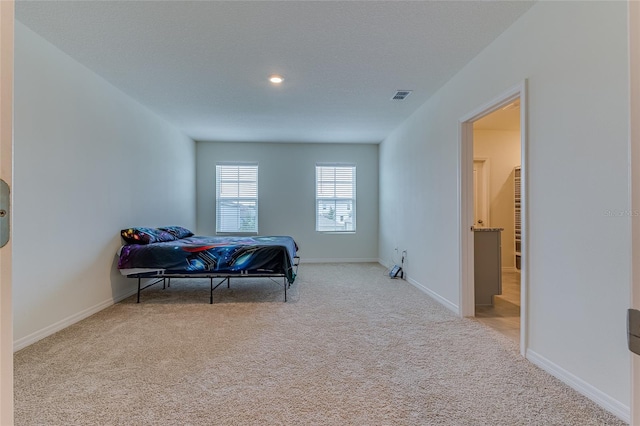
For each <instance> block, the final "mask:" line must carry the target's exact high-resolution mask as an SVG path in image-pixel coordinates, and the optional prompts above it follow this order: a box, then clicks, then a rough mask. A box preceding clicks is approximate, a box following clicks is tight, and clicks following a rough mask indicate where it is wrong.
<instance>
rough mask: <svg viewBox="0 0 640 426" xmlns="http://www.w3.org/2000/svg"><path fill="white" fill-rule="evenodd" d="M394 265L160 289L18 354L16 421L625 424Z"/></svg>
mask: <svg viewBox="0 0 640 426" xmlns="http://www.w3.org/2000/svg"><path fill="white" fill-rule="evenodd" d="M384 272H385V271H384V269H383V268H382V267H380V266H379V265H375V264H338V265H311V264H303V265H301V267H300V271H299V277H298V279H297V281H296V283H295V284H294V285H293V287H292V288H291V291H290V293H289V296H290V299H289V302H288V303H283V302H282V284H281V283H280V282H278V283H273V282H271V281H269V280H266V281H265V280H264V279H263V280H249V279H246V280H237V281H236V282H232V288H231V289H230V290H227V289H226V288H219V289H218V290H216V291H215V292H214V299H215V304H214V305H209V295H208V282H206V281H200V282H187V281H181V282H174V283H173V284H172V288H171V289H167V290H162V286H160V287H159V288H158V289H156V288H153V289H148V290H146V291H145V292H143V293H142V303H141V304H136V303H135V298H130V299H128V300H126V301H124V302H122V303H119V304H117V305H115V306H112V307H110V308H108V309H105V310H104V311H102V312H100V313H98V314H96V315H94V316H92V317H90V318H88V319H86V320H84V321H82V322H80V323H78V324H76V325H74V326H71V327H69V328H67V329H65V330H63V331H61V332H59V333H57V334H55V335H53V336H50V337H48V338H46V339H44V340H42V341H40V342H38V343H35V344H33V345H31V346H30V347H28V348H25V349H23V350H21V351H20V352H18V353H17V354H16V356H15V410H16V413H15V418H16V424H17V425H279V424H282V425H525V424H533V425H580V426H584V425H619V424H624V423H623V422H621V421H620V420H618V419H616V418H615V417H614V416H612V415H610V414H608V413H607V412H605V411H603V410H602V409H600V408H598V407H597V406H596V405H595V404H594V403H592V402H590V401H589V400H588V399H586V398H584V397H582V396H580V395H579V394H577V393H576V392H575V391H573V390H571V389H570V388H568V387H567V386H565V385H563V384H562V383H560V382H559V381H558V380H556V379H554V378H552V377H551V376H549V375H548V374H546V373H544V372H543V371H541V370H540V369H538V368H537V367H535V366H533V365H532V364H530V363H529V362H528V361H526V360H524V359H523V358H521V357H520V355H519V353H518V349H517V347H516V346H514V344H513V343H512V342H510V341H509V340H508V339H507V338H506V337H503V336H502V335H500V334H499V333H497V332H494V331H492V330H490V329H488V328H486V326H484V325H482V324H480V323H479V322H477V321H475V320H472V319H460V318H457V317H455V316H454V315H453V314H452V313H450V312H449V311H448V310H446V309H445V308H443V307H442V306H440V305H439V304H437V303H436V302H434V301H432V300H431V299H429V298H428V297H427V296H426V295H425V294H424V293H421V292H420V291H418V290H417V289H415V288H414V287H412V286H411V285H410V284H408V283H406V282H404V281H400V280H391V279H389V278H388V277H386V276H385V275H384ZM132 285H134V281H133V280H132Z"/></svg>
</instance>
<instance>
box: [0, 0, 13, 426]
mask: <svg viewBox="0 0 640 426" xmlns="http://www.w3.org/2000/svg"><path fill="white" fill-rule="evenodd" d="M14 14H15V5H14V2H13V0H0V178H2V180H4V181H5V182H7V184H9V187H10V188H11V186H12V183H13V182H12V176H13V170H12V168H13V46H14V45H13V35H14V32H13V31H14ZM9 218H11V211H10V212H9ZM9 220H11V219H9ZM11 252H12V249H11V240H9V243H8V244H7V245H5V246H4V247H2V248H0V424H2V425H12V424H13V313H12V297H11V277H12V273H11Z"/></svg>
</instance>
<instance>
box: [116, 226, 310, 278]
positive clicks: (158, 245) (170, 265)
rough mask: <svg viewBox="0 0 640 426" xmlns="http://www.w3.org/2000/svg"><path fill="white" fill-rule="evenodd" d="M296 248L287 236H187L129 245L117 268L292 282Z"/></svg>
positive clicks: (123, 251) (123, 252) (123, 270)
mask: <svg viewBox="0 0 640 426" xmlns="http://www.w3.org/2000/svg"><path fill="white" fill-rule="evenodd" d="M297 249H298V247H297V245H296V243H295V241H294V240H293V238H291V237H287V236H277V237H271V236H257V237H237V236H233V237H231V236H225V237H207V236H189V237H186V238H176V239H175V240H171V241H156V242H152V243H147V244H145V243H143V244H128V245H125V246H123V247H122V249H121V250H120V257H119V260H118V269H120V270H121V271H122V272H123V273H125V274H126V271H138V272H141V271H145V270H149V271H151V270H156V271H162V272H163V274H167V275H169V274H215V275H224V274H229V275H241V274H248V275H252V274H255V275H260V274H267V275H268V274H278V275H280V274H282V275H283V276H285V277H286V278H287V280H288V281H289V283H290V284H291V283H293V281H294V280H295V272H294V258H295V256H296V252H297Z"/></svg>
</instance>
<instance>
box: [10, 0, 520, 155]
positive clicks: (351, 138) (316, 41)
mask: <svg viewBox="0 0 640 426" xmlns="http://www.w3.org/2000/svg"><path fill="white" fill-rule="evenodd" d="M531 5H532V2H529V1H406V2H405V1H275V2H273V1H195V2H192V1H93V0H86V1H50V0H49V1H18V2H17V5H16V18H17V19H18V20H19V21H20V22H22V23H23V24H25V25H26V26H28V27H29V28H31V29H32V30H33V31H35V32H36V33H38V34H40V35H41V36H43V37H44V38H45V39H47V40H49V41H50V42H51V43H53V44H54V45H56V46H57V47H59V48H60V49H61V50H63V51H64V52H66V53H67V54H69V55H70V56H72V57H73V58H75V59H76V60H77V61H79V62H80V63H82V64H84V65H85V66H87V67H88V68H90V69H92V70H93V71H94V72H96V73H97V74H99V75H101V76H102V77H103V78H105V79H106V80H108V81H109V82H111V83H112V84H113V85H114V86H116V87H118V88H120V89H121V90H122V91H124V92H125V93H127V94H128V95H129V96H131V97H133V98H135V99H137V100H138V101H139V102H140V103H142V104H144V105H146V106H147V107H148V108H150V109H151V110H153V111H155V112H156V113H157V114H159V115H160V116H162V117H164V118H165V119H166V120H167V121H169V122H171V123H173V124H174V125H175V126H177V127H178V128H180V129H182V131H183V132H184V133H185V134H186V135H188V136H190V137H191V138H193V139H194V140H216V141H273V142H369V143H378V142H380V141H382V140H383V139H384V138H385V137H386V136H387V135H388V134H389V133H390V132H391V131H392V130H393V129H395V128H396V127H397V126H398V125H399V124H400V123H401V122H402V121H403V120H405V119H406V118H407V117H408V116H409V115H411V113H413V112H414V111H415V110H416V109H417V108H418V107H419V106H420V105H422V104H423V103H424V102H425V101H426V100H427V99H428V98H429V97H430V96H431V95H432V94H433V93H434V92H435V91H436V90H437V89H438V88H439V87H440V86H442V85H443V84H444V83H445V82H447V81H448V80H449V79H450V78H451V77H452V76H453V75H454V74H455V73H456V72H457V71H458V70H460V69H461V68H462V67H463V66H464V65H465V64H466V63H468V62H469V61H470V60H471V59H473V58H474V57H475V56H476V55H477V54H478V53H479V52H480V51H481V50H482V49H483V48H484V47H485V46H487V45H488V44H490V43H491V42H492V41H493V40H494V39H495V38H496V37H497V36H498V35H500V34H501V33H502V32H503V31H504V30H505V29H506V28H507V27H508V26H509V25H510V24H511V23H513V22H514V21H515V20H516V19H517V18H518V17H519V16H520V15H522V14H523V13H524V12H525V11H526V10H527V9H528V8H529V7H531ZM272 73H278V74H282V75H284V77H285V81H284V83H283V84H282V85H281V86H279V87H276V86H273V85H272V84H271V83H269V82H268V81H267V77H268V76H269V75H270V74H272ZM404 89H409V90H413V93H412V94H411V95H410V96H409V97H408V98H407V99H406V100H405V101H392V100H390V98H391V97H392V96H393V95H394V93H395V91H396V90H404Z"/></svg>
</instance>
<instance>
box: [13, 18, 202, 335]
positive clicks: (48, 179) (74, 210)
mask: <svg viewBox="0 0 640 426" xmlns="http://www.w3.org/2000/svg"><path fill="white" fill-rule="evenodd" d="M14 140H15V160H14V161H15V165H14V171H15V181H14V197H15V198H14V218H13V219H14V222H13V223H14V228H13V241H14V246H13V271H14V277H13V290H14V296H13V307H14V337H15V339H16V340H15V342H16V346H17V347H21V346H24V345H26V344H28V343H30V342H32V341H34V340H37V339H38V338H41V337H44V335H46V334H48V333H50V332H52V331H56V330H57V329H59V328H62V327H63V326H64V325H66V324H68V323H69V322H73V321H75V320H78V319H80V318H81V317H82V316H86V315H88V314H90V313H92V312H94V311H95V310H97V309H99V308H101V307H104V306H108V304H110V303H112V302H113V300H114V299H118V298H119V297H121V296H122V295H124V294H127V293H129V292H130V291H131V290H133V289H134V287H135V284H136V283H135V282H134V281H135V280H125V279H124V278H122V277H121V276H120V274H119V273H118V272H117V270H116V268H115V264H116V257H115V253H116V250H117V249H118V247H119V246H120V244H121V240H120V236H119V231H120V229H122V228H125V227H129V226H160V225H169V224H178V225H183V226H186V227H194V226H195V158H194V157H195V143H194V142H193V141H192V140H191V139H189V138H187V137H185V136H184V135H182V134H181V133H180V132H178V131H177V130H176V129H175V128H173V127H171V126H169V125H168V124H166V122H164V121H163V120H161V119H160V118H159V117H157V116H155V115H154V114H152V113H151V112H149V110H147V109H145V108H144V107H142V106H141V105H140V104H138V103H137V102H135V101H134V100H132V99H131V98H129V97H128V96H126V95H125V94H123V93H122V92H120V91H119V90H117V89H115V88H114V87H113V86H111V85H110V84H109V83H107V82H106V81H104V80H103V79H101V78H100V77H98V76H97V75H95V74H94V73H92V72H91V71H90V70H88V69H87V68H85V67H84V66H82V65H80V64H78V63H77V62H76V61H74V60H73V59H71V58H70V57H68V56H67V55H65V54H64V53H62V52H61V51H60V50H58V49H57V48H55V47H54V46H52V45H51V44H49V43H48V42H47V41H45V40H44V39H42V38H41V37H40V36H38V35H36V34H35V33H34V32H32V31H31V30H30V29H28V28H27V27H25V26H24V25H22V24H21V23H19V22H16V34H15V134H14Z"/></svg>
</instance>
